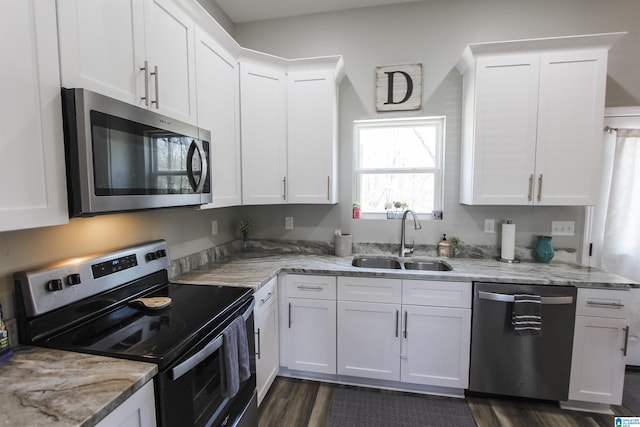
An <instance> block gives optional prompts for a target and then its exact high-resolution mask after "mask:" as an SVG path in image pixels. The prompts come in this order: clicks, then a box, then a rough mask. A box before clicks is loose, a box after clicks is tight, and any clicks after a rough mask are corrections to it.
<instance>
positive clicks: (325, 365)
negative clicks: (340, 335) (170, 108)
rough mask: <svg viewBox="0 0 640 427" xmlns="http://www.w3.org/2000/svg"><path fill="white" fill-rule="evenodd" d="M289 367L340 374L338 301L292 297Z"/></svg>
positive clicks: (289, 306) (290, 300)
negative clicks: (338, 367) (337, 324)
mask: <svg viewBox="0 0 640 427" xmlns="http://www.w3.org/2000/svg"><path fill="white" fill-rule="evenodd" d="M287 302H288V310H289V312H288V321H289V324H288V330H287V332H288V334H287V339H288V341H287V343H288V368H289V369H292V370H299V371H306V372H319V373H324V374H335V373H336V301H335V300H333V301H331V300H317V299H304V298H288V299H287Z"/></svg>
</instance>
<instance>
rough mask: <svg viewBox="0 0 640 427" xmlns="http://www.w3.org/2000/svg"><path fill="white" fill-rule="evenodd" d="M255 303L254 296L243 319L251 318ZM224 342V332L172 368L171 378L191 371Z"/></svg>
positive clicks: (175, 378)
mask: <svg viewBox="0 0 640 427" xmlns="http://www.w3.org/2000/svg"><path fill="white" fill-rule="evenodd" d="M255 305H256V300H255V299H254V298H253V297H252V298H251V304H250V305H249V308H247V310H246V311H245V312H244V313H243V314H242V319H243V320H244V321H245V322H246V321H247V320H248V319H249V316H251V313H253V307H255ZM222 343H223V338H222V334H220V335H218V336H217V337H216V338H215V339H214V340H213V341H211V342H210V343H209V344H207V345H206V346H205V347H204V348H203V349H202V350H200V351H199V352H197V353H196V354H194V355H193V356H191V357H190V358H188V359H187V360H185V361H184V362H182V363H181V364H179V365H178V366H176V367H175V368H173V369H171V378H172V379H173V380H174V381H175V380H177V379H178V378H180V377H181V376H183V375H184V374H186V373H187V372H189V371H190V370H192V369H193V368H194V367H196V366H197V365H198V364H199V363H200V362H202V361H203V360H205V359H207V357H209V356H211V355H212V354H213V353H215V352H216V351H218V350H219V349H220V347H222Z"/></svg>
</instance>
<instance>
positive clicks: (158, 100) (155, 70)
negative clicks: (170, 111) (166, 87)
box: [150, 65, 160, 110]
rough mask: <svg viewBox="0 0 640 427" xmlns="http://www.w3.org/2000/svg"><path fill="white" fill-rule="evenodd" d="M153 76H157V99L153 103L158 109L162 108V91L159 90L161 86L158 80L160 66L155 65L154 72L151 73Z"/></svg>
mask: <svg viewBox="0 0 640 427" xmlns="http://www.w3.org/2000/svg"><path fill="white" fill-rule="evenodd" d="M150 74H151V75H152V76H154V77H155V79H154V80H155V82H156V100H155V101H151V103H152V104H156V110H158V109H160V93H159V91H158V87H159V86H160V84H159V82H158V66H157V65H156V66H155V67H153V73H150Z"/></svg>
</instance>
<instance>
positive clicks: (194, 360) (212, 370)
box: [156, 298, 257, 427]
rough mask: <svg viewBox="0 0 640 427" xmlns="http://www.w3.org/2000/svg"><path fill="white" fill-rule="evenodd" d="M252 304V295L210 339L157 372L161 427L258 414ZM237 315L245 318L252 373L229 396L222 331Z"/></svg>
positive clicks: (233, 421) (231, 421)
mask: <svg viewBox="0 0 640 427" xmlns="http://www.w3.org/2000/svg"><path fill="white" fill-rule="evenodd" d="M253 305H254V301H253V298H252V299H251V301H250V302H247V303H246V304H244V305H243V306H242V307H241V308H240V309H239V310H238V311H237V312H236V314H234V315H233V316H230V317H229V318H228V319H227V321H226V322H224V324H223V325H222V328H221V329H217V330H216V331H217V333H215V332H214V333H213V334H212V336H211V338H210V339H207V340H204V341H205V342H204V343H201V344H200V345H198V346H197V347H196V348H195V349H193V350H191V351H189V352H187V354H185V355H184V356H183V357H181V358H180V359H179V360H177V361H176V362H175V363H173V364H172V365H170V366H169V367H168V368H166V369H164V370H163V371H162V372H160V373H159V374H158V376H157V377H156V378H157V385H158V392H157V407H158V418H159V421H160V425H161V426H162V427H174V426H180V427H184V426H207V427H208V426H227V425H229V426H231V425H242V424H240V421H241V420H242V422H245V421H244V418H246V419H250V418H252V417H253V418H254V419H255V418H256V413H257V405H256V403H255V399H254V394H255V389H256V378H255V345H254V340H253V339H252V337H253V334H254V332H253V331H254V328H253ZM237 316H242V317H243V318H244V320H245V325H246V329H247V343H248V345H249V357H250V363H251V369H250V370H251V376H250V378H249V379H247V380H246V381H243V382H242V383H241V384H240V390H239V391H238V393H237V394H236V395H235V396H233V397H226V396H225V395H224V393H223V390H222V381H221V380H222V375H223V369H224V367H223V363H222V360H223V354H222V351H223V346H222V344H223V342H222V341H223V340H222V332H221V331H222V330H224V328H226V326H227V325H228V324H230V323H231V321H232V320H233V319H235V318H236V317H237ZM251 402H253V405H252V403H251ZM255 425H257V424H255Z"/></svg>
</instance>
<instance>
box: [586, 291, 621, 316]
mask: <svg viewBox="0 0 640 427" xmlns="http://www.w3.org/2000/svg"><path fill="white" fill-rule="evenodd" d="M630 302H631V292H629V290H628V289H587V288H580V289H578V300H577V301H576V315H578V316H595V317H610V318H614V319H626V318H627V317H629V304H630Z"/></svg>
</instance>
